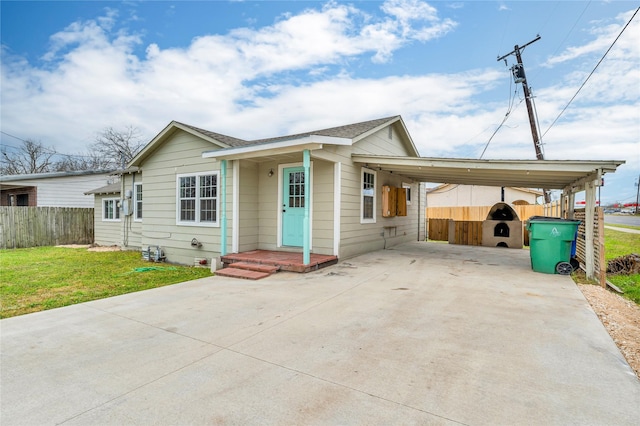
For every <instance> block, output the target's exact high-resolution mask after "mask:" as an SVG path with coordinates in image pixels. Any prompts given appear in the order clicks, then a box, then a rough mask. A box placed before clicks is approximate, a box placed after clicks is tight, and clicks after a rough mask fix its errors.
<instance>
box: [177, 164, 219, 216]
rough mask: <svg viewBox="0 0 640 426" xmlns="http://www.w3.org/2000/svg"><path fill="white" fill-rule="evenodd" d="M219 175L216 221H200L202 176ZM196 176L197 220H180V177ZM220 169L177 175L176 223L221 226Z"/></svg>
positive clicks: (217, 179) (217, 180)
mask: <svg viewBox="0 0 640 426" xmlns="http://www.w3.org/2000/svg"><path fill="white" fill-rule="evenodd" d="M210 175H215V176H217V178H216V182H217V186H218V187H217V196H216V221H215V222H200V179H199V178H200V176H210ZM190 176H194V177H195V178H196V220H195V221H193V222H187V221H181V220H180V178H183V177H190ZM220 191H221V188H220V171H219V170H212V171H209V172H198V173H180V174H177V175H176V225H178V226H198V227H207V228H219V227H220Z"/></svg>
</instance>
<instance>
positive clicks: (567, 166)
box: [351, 154, 624, 173]
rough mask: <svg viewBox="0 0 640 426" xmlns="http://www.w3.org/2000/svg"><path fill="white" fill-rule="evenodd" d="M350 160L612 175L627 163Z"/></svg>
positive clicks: (364, 157)
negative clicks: (607, 173)
mask: <svg viewBox="0 0 640 426" xmlns="http://www.w3.org/2000/svg"><path fill="white" fill-rule="evenodd" d="M351 159H352V160H353V161H354V162H356V163H369V164H386V165H398V166H400V165H402V166H415V167H434V168H438V167H446V168H468V169H479V170H482V169H484V170H531V171H553V170H557V168H558V166H562V171H563V172H583V173H586V172H590V171H595V170H598V169H601V170H603V171H610V172H613V171H615V170H616V168H617V166H619V165H620V164H624V161H618V160H611V161H607V160H605V161H595V160H584V161H580V160H474V159H465V158H460V159H454V158H433V157H420V158H410V157H409V158H407V157H393V156H380V155H363V154H351Z"/></svg>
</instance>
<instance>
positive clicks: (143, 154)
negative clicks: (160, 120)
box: [128, 120, 229, 167]
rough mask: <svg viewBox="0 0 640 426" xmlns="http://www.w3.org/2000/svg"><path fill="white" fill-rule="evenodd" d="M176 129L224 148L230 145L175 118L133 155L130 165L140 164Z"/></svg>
mask: <svg viewBox="0 0 640 426" xmlns="http://www.w3.org/2000/svg"><path fill="white" fill-rule="evenodd" d="M176 129H179V130H182V131H184V132H187V133H190V134H192V135H194V136H197V137H199V138H201V139H204V140H206V141H207V142H211V143H213V144H215V145H219V146H220V147H222V148H223V149H224V148H228V147H229V145H227V144H225V143H222V142H220V141H219V140H217V139H213V138H211V137H209V136H207V135H205V134H202V133H200V132H198V131H196V130H194V129H192V128H191V127H187V126H183V125H182V124H181V123H178V122H177V121H175V120H173V121H171V123H169V124H168V125H167V126H166V127H165V128H164V129H162V131H160V133H158V134H157V135H156V136H155V137H154V138H153V139H152V140H151V141H150V142H149V143H148V144H147V145H145V147H144V148H143V149H142V151H140V152H139V153H138V154H137V155H136V156H135V157H133V158H132V159H131V161H130V162H129V164H128V167H132V166H140V163H141V162H142V160H144V159H145V158H147V157H148V156H149V155H150V154H151V152H152V151H154V150H155V149H156V147H157V146H158V145H159V144H160V143H162V142H163V141H164V140H165V139H166V138H167V137H168V136H169V135H171V134H172V133H173V132H175V131H176Z"/></svg>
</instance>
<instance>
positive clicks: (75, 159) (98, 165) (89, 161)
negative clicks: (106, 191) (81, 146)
mask: <svg viewBox="0 0 640 426" xmlns="http://www.w3.org/2000/svg"><path fill="white" fill-rule="evenodd" d="M113 168H114V167H113V164H112V162H111V161H110V160H109V159H105V158H103V157H101V156H99V155H98V154H96V153H95V152H90V153H89V154H77V155H64V156H63V159H62V160H59V161H57V162H56V163H55V164H54V165H53V169H54V171H56V172H74V171H80V170H108V169H113Z"/></svg>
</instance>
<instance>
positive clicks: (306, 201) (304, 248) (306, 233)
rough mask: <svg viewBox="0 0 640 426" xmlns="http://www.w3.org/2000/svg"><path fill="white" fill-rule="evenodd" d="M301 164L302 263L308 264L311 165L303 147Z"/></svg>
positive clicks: (309, 255) (309, 251) (306, 151)
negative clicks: (302, 201) (302, 171)
mask: <svg viewBox="0 0 640 426" xmlns="http://www.w3.org/2000/svg"><path fill="white" fill-rule="evenodd" d="M302 156H303V159H302V166H303V167H304V221H303V223H302V228H303V229H302V257H303V258H302V263H304V264H305V265H308V264H309V263H311V245H310V241H309V236H310V235H311V230H310V229H309V226H310V224H309V211H310V210H311V206H310V205H309V169H310V167H311V151H309V150H308V149H305V150H304V151H303V152H302Z"/></svg>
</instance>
